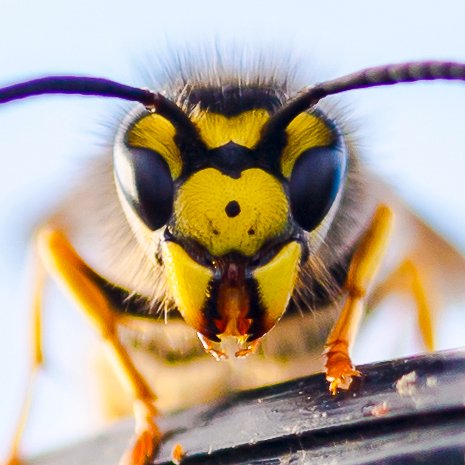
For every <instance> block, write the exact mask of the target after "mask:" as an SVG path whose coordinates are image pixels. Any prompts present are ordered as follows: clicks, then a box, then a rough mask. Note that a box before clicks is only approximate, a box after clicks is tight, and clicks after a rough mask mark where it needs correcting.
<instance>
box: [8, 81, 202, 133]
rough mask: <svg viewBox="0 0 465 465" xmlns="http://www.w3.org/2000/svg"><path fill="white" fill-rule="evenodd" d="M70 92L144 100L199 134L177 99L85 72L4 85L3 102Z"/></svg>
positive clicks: (149, 106)
mask: <svg viewBox="0 0 465 465" xmlns="http://www.w3.org/2000/svg"><path fill="white" fill-rule="evenodd" d="M44 94H67V95H70V94H71V95H73V94H74V95H90V96H98V97H114V98H119V99H123V100H129V101H132V102H140V103H142V104H143V105H144V106H145V107H146V108H147V110H149V111H154V112H156V113H158V114H160V115H162V116H166V117H167V118H168V119H169V120H170V121H171V122H172V123H173V124H174V125H175V126H178V127H181V128H182V130H183V131H184V133H186V132H187V134H189V135H192V136H193V137H195V138H197V130H196V128H195V126H194V125H193V124H192V122H191V120H190V119H189V117H188V116H187V115H186V113H184V111H182V110H181V108H179V107H178V106H177V105H176V104H175V103H174V102H172V101H171V100H169V99H167V98H166V97H164V96H163V95H161V94H159V93H155V92H152V91H151V90H147V89H140V88H138V87H131V86H126V85H124V84H120V83H119V82H115V81H111V80H109V79H103V78H95V77H83V76H47V77H44V78H39V79H32V80H30V81H25V82H21V83H18V84H13V85H11V86H8V87H3V88H0V104H2V103H7V102H11V101H14V100H21V99H25V98H29V97H34V96H36V95H44Z"/></svg>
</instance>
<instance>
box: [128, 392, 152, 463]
mask: <svg viewBox="0 0 465 465" xmlns="http://www.w3.org/2000/svg"><path fill="white" fill-rule="evenodd" d="M134 413H135V419H136V434H135V438H134V439H133V443H132V445H131V446H130V447H129V448H128V449H127V450H126V452H125V453H124V455H123V457H121V460H120V462H119V465H144V464H145V463H146V462H147V460H149V459H151V458H152V456H153V454H154V453H155V450H156V449H157V447H158V445H159V443H160V440H161V432H160V430H159V429H158V426H157V424H156V422H155V419H154V417H155V415H156V409H155V407H154V406H153V404H152V403H151V402H150V401H142V400H140V401H136V402H135V403H134Z"/></svg>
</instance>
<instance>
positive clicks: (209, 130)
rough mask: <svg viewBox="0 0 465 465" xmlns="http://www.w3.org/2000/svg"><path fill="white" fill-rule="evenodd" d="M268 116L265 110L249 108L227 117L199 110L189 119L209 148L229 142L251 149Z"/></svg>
mask: <svg viewBox="0 0 465 465" xmlns="http://www.w3.org/2000/svg"><path fill="white" fill-rule="evenodd" d="M269 117H270V115H269V114H268V112H267V111H265V110H249V111H245V112H244V113H241V114H239V115H237V116H232V117H229V118H228V117H227V116H224V115H221V114H218V113H210V112H208V111H201V112H199V113H197V114H194V115H192V116H191V119H192V121H193V122H194V123H195V125H196V126H197V128H198V130H199V133H200V137H201V138H202V140H203V141H204V142H205V144H206V145H207V147H208V148H209V149H216V148H218V147H221V146H222V145H225V144H227V143H229V142H235V143H236V144H239V145H243V146H244V147H247V148H249V149H251V148H253V147H255V145H256V144H257V142H258V141H259V139H260V131H261V130H262V127H263V125H264V124H265V123H266V122H267V121H268V119H269Z"/></svg>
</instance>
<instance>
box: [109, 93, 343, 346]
mask: <svg viewBox="0 0 465 465" xmlns="http://www.w3.org/2000/svg"><path fill="white" fill-rule="evenodd" d="M280 105H282V102H281V101H280V98H279V92H278V91H276V90H273V89H268V88H266V89H263V88H260V87H258V88H253V87H246V88H241V87H240V86H237V87H236V88H232V89H231V88H228V89H227V91H226V90H225V88H218V89H215V88H199V89H195V90H193V91H192V92H191V93H190V95H189V97H187V98H186V100H185V101H184V102H183V106H184V107H185V108H187V110H186V113H187V114H188V115H189V118H190V124H191V125H192V126H193V127H194V128H195V130H194V131H192V130H189V131H185V128H183V127H182V125H180V124H179V123H178V122H176V121H170V120H169V119H167V118H166V117H162V116H160V115H157V114H154V113H149V112H143V113H137V114H136V115H131V116H130V118H131V119H130V123H129V125H127V124H125V125H123V129H122V130H121V131H120V133H119V135H118V137H117V142H116V149H115V179H116V184H117V187H118V190H119V194H120V198H121V200H122V203H123V207H124V210H125V212H126V214H127V217H128V219H129V222H130V224H131V226H132V227H133V229H134V231H135V233H136V236H137V237H138V238H139V240H140V241H141V242H142V243H143V245H144V247H145V249H146V250H149V251H153V250H154V247H153V246H150V245H149V243H150V242H154V241H159V242H160V248H161V261H162V262H163V265H164V270H165V273H166V277H167V283H168V288H169V291H170V294H171V297H172V298H173V300H174V302H175V304H176V306H177V308H178V310H179V312H180V313H181V315H182V316H183V318H184V319H185V321H186V322H187V323H188V324H189V325H190V326H192V327H193V328H194V329H195V330H196V331H197V332H199V333H200V334H201V335H203V337H204V338H206V339H208V340H210V341H216V342H219V341H221V339H222V338H223V337H224V336H233V337H235V338H237V340H238V341H239V342H246V341H247V342H248V341H253V340H256V339H258V338H260V337H261V336H263V335H264V334H265V333H266V332H267V331H269V330H270V329H271V328H272V327H273V326H274V325H275V324H276V322H277V321H278V320H279V319H280V317H281V316H282V315H283V313H284V311H285V310H286V307H287V305H288V303H289V299H290V298H291V295H292V292H293V290H294V287H295V286H296V282H297V280H298V275H299V266H300V264H301V262H302V261H303V260H305V259H306V258H307V257H308V254H309V253H311V252H312V251H311V250H309V243H310V241H309V235H312V234H313V235H318V229H319V226H320V225H321V224H322V222H324V220H325V217H326V216H327V214H328V212H329V211H330V210H331V208H332V206H333V205H334V204H337V202H335V201H336V200H337V197H338V193H339V191H340V190H341V188H342V180H343V177H344V174H345V165H346V152H345V147H344V143H343V142H342V141H341V138H340V136H339V133H338V131H337V129H336V128H335V126H334V125H333V123H332V122H331V121H329V120H328V119H327V118H326V117H325V116H324V115H322V114H321V113H319V112H313V113H302V114H300V115H299V116H298V117H297V118H295V119H294V120H293V121H292V122H291V123H290V124H289V125H288V127H287V128H286V129H285V131H282V132H280V133H277V134H275V135H273V137H272V138H271V140H270V138H268V140H267V142H266V143H264V142H263V141H262V134H263V130H264V127H265V126H266V124H267V122H268V120H269V119H270V116H271V115H272V114H273V112H275V111H276V109H277V108H279V107H280ZM320 235H321V234H320Z"/></svg>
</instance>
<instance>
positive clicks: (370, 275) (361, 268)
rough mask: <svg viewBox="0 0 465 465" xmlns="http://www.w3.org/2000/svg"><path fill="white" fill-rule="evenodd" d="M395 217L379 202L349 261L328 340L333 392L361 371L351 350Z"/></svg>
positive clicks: (327, 361) (328, 362) (329, 372)
mask: <svg viewBox="0 0 465 465" xmlns="http://www.w3.org/2000/svg"><path fill="white" fill-rule="evenodd" d="M392 221H393V214H392V211H391V210H390V208H389V207H387V206H385V205H380V206H379V207H378V208H377V210H376V213H375V215H374V217H373V219H372V222H371V225H370V227H369V229H368V231H367V233H366V234H365V237H364V238H363V240H362V242H361V244H360V245H359V247H358V249H357V251H356V252H355V254H354V257H353V258H352V262H351V263H350V267H349V272H348V275H347V280H346V284H345V288H346V291H347V297H346V300H345V302H344V306H343V308H342V312H341V314H340V316H339V318H338V320H337V321H336V323H335V324H334V326H333V328H332V330H331V332H330V334H329V336H328V339H327V341H326V344H325V352H324V355H325V357H326V362H325V369H326V379H327V380H328V382H329V383H330V386H329V390H330V391H331V393H332V394H335V393H336V392H337V390H338V389H348V388H349V386H350V384H351V382H352V378H353V377H354V376H359V375H360V372H359V371H358V370H356V369H355V367H354V366H353V365H352V361H351V359H350V356H349V351H350V347H351V345H352V343H353V341H354V339H355V336H356V335H357V331H358V329H359V326H360V322H361V319H362V317H363V314H364V311H365V304H366V302H365V297H366V293H367V289H368V287H369V285H370V284H371V282H372V281H373V279H374V277H375V274H376V272H377V270H378V267H379V265H380V263H381V260H382V258H383V256H384V253H385V250H386V247H387V243H388V239H389V236H390V232H391V229H392Z"/></svg>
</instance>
